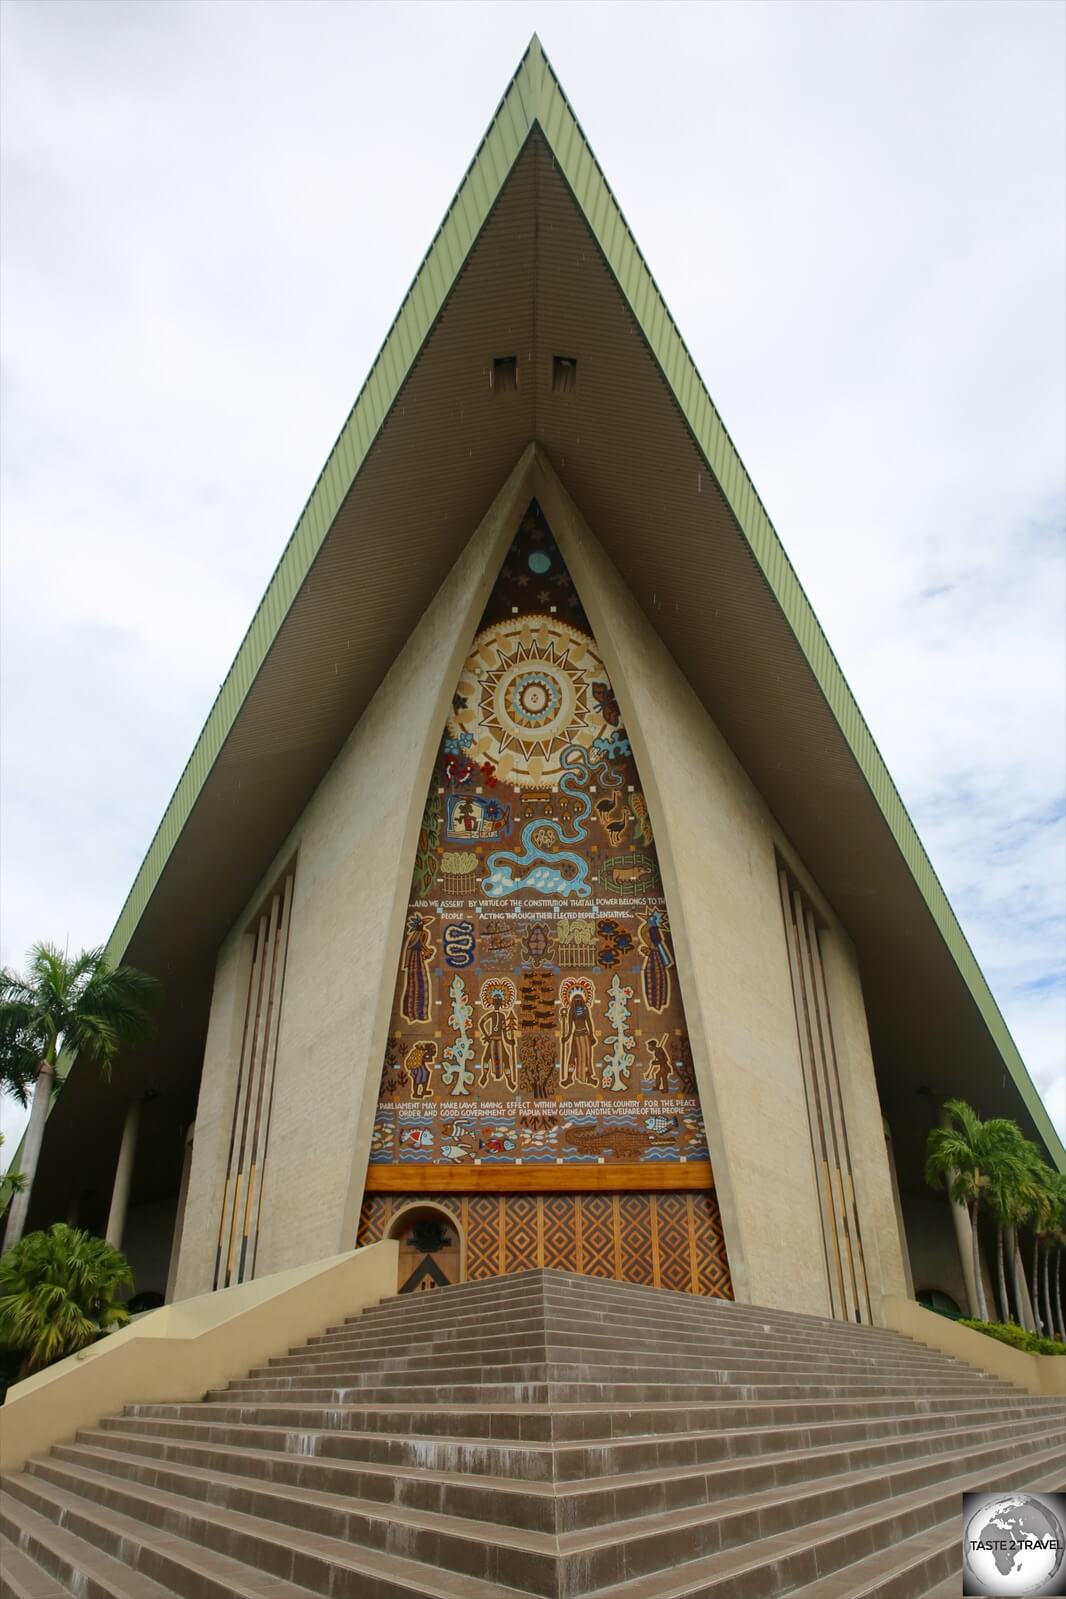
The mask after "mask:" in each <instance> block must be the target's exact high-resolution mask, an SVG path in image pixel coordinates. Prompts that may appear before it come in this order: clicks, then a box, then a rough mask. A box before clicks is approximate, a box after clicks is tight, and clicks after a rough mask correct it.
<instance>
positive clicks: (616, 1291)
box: [349, 1267, 891, 1337]
mask: <svg viewBox="0 0 1066 1599" xmlns="http://www.w3.org/2000/svg"><path fill="white" fill-rule="evenodd" d="M537 1295H542V1296H543V1297H544V1298H549V1297H552V1298H555V1299H559V1300H564V1301H569V1302H575V1303H576V1302H578V1301H581V1300H584V1301H588V1300H592V1299H596V1300H601V1301H602V1300H606V1301H608V1302H610V1303H611V1304H614V1305H618V1306H619V1307H631V1306H642V1307H643V1308H644V1309H646V1310H650V1311H651V1312H652V1313H653V1314H658V1315H660V1316H661V1317H662V1318H663V1319H666V1318H667V1317H669V1316H671V1315H672V1314H673V1313H674V1312H675V1311H676V1312H678V1313H681V1314H691V1313H693V1312H697V1313H698V1312H715V1313H724V1314H727V1315H731V1316H739V1317H755V1318H758V1319H760V1320H762V1321H776V1322H780V1323H781V1324H782V1325H788V1326H792V1327H794V1328H796V1329H797V1330H799V1329H801V1328H803V1327H805V1326H809V1327H835V1328H838V1329H842V1330H846V1331H848V1332H856V1333H858V1334H860V1335H866V1334H869V1335H871V1336H873V1337H884V1336H886V1334H885V1332H884V1330H883V1329H881V1328H875V1327H869V1326H867V1325H866V1324H863V1325H862V1326H858V1325H857V1324H855V1323H852V1322H839V1321H835V1320H833V1319H831V1318H829V1317H825V1316H814V1315H810V1314H809V1313H807V1312H803V1311H792V1310H771V1309H768V1308H766V1307H764V1306H761V1305H744V1304H737V1303H736V1301H734V1300H732V1299H725V1298H720V1297H718V1296H715V1295H699V1294H690V1293H684V1292H681V1291H680V1290H675V1289H668V1288H651V1287H648V1286H647V1285H645V1284H643V1283H626V1282H620V1281H618V1280H617V1279H616V1278H613V1277H592V1276H585V1275H584V1274H578V1273H573V1272H562V1271H556V1270H554V1269H552V1268H550V1267H549V1268H541V1267H534V1268H531V1270H530V1271H528V1272H515V1273H511V1274H508V1275H507V1276H505V1277H485V1278H482V1279H480V1280H479V1281H477V1282H467V1283H452V1284H449V1285H447V1286H446V1287H443V1288H438V1289H434V1291H433V1292H432V1293H430V1294H418V1295H410V1296H406V1297H403V1298H400V1299H395V1298H390V1299H383V1300H381V1301H379V1303H378V1304H377V1305H373V1306H368V1307H367V1309H366V1310H365V1311H362V1312H360V1317H362V1316H367V1317H376V1316H388V1315H396V1314H401V1315H402V1314H405V1313H407V1311H408V1310H409V1309H414V1308H417V1309H424V1308H427V1307H432V1308H438V1307H444V1306H445V1305H448V1304H449V1302H450V1301H452V1300H453V1299H455V1300H459V1299H461V1301H462V1303H463V1304H464V1305H467V1304H469V1305H473V1304H480V1303H481V1302H482V1301H483V1300H484V1301H488V1300H495V1299H515V1300H518V1299H524V1298H528V1297H536V1296H537ZM457 1308H458V1307H457ZM355 1319H357V1318H355V1317H350V1318H349V1320H350V1321H354V1320H355ZM888 1336H891V1334H889V1335H888Z"/></svg>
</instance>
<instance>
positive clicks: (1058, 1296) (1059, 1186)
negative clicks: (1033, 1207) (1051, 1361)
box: [1044, 1172, 1066, 1343]
mask: <svg viewBox="0 0 1066 1599" xmlns="http://www.w3.org/2000/svg"><path fill="white" fill-rule="evenodd" d="M1052 1178H1053V1182H1052V1198H1053V1200H1054V1211H1053V1213H1052V1223H1051V1242H1052V1246H1053V1247H1054V1250H1055V1291H1054V1294H1052V1292H1051V1287H1050V1284H1049V1285H1048V1296H1047V1297H1048V1314H1049V1317H1050V1316H1051V1312H1052V1311H1054V1316H1053V1318H1052V1319H1053V1322H1054V1327H1055V1331H1056V1332H1057V1333H1058V1336H1059V1337H1060V1338H1061V1339H1062V1340H1063V1342H1064V1343H1066V1317H1064V1316H1063V1311H1062V1278H1061V1268H1062V1251H1063V1249H1064V1248H1066V1175H1064V1174H1063V1173H1062V1172H1053V1173H1052ZM1044 1269H1045V1271H1046V1270H1047V1256H1046V1255H1045V1257H1044Z"/></svg>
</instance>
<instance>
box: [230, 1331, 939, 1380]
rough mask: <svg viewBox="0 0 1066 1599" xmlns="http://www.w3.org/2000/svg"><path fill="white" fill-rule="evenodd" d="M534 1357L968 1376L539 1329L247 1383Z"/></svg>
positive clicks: (356, 1351) (748, 1347)
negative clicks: (535, 1354)
mask: <svg viewBox="0 0 1066 1599" xmlns="http://www.w3.org/2000/svg"><path fill="white" fill-rule="evenodd" d="M538 1350H540V1351H548V1355H549V1358H551V1359H564V1358H567V1357H569V1358H570V1359H578V1360H586V1359H591V1358H594V1357H595V1356H596V1355H599V1356H600V1357H601V1358H610V1359H612V1360H622V1361H625V1362H626V1363H627V1364H630V1365H637V1364H639V1363H641V1362H642V1361H644V1362H646V1361H649V1360H659V1359H662V1358H667V1359H670V1360H672V1361H689V1362H691V1361H705V1360H713V1361H714V1363H715V1364H717V1365H721V1364H722V1363H723V1362H734V1363H737V1364H741V1363H742V1364H744V1365H745V1366H753V1367H756V1368H757V1367H767V1368H773V1369H788V1370H790V1371H792V1370H797V1371H798V1370H811V1371H847V1372H870V1371H892V1372H899V1373H904V1374H907V1373H922V1372H930V1373H935V1372H941V1371H944V1370H955V1371H956V1372H966V1371H968V1370H969V1368H967V1367H965V1366H963V1365H962V1364H961V1363H960V1362H957V1361H951V1360H947V1359H945V1358H944V1357H943V1356H939V1357H938V1356H935V1355H933V1354H931V1353H928V1352H927V1353H926V1354H925V1355H922V1354H919V1353H918V1352H917V1351H915V1352H914V1353H913V1354H911V1353H909V1352H908V1351H906V1350H901V1351H899V1352H893V1353H892V1354H891V1355H881V1356H876V1357H874V1356H870V1355H867V1354H862V1355H855V1354H852V1355H850V1356H848V1357H842V1356H838V1355H830V1354H825V1353H822V1352H821V1351H819V1352H818V1353H815V1354H812V1353H802V1352H796V1351H794V1350H792V1349H791V1348H786V1349H776V1348H774V1347H773V1346H772V1345H770V1344H768V1343H765V1342H764V1343H755V1344H745V1343H740V1342H729V1343H726V1342H724V1341H719V1340H711V1339H706V1338H702V1339H698V1340H697V1339H692V1340H689V1341H682V1340H679V1339H670V1338H666V1337H663V1338H661V1339H660V1340H659V1341H658V1342H657V1343H656V1344H655V1345H652V1344H651V1343H648V1342H645V1341H643V1340H634V1339H627V1338H624V1337H622V1336H619V1335H618V1334H617V1333H616V1332H613V1331H612V1332H609V1333H607V1334H605V1335H604V1336H599V1337H597V1336H595V1335H594V1334H592V1333H590V1332H589V1331H588V1329H581V1330H577V1329H574V1330H570V1329H566V1330H558V1329H555V1328H547V1329H544V1330H543V1331H541V1330H539V1329H538V1330H537V1331H535V1332H525V1331H523V1332H521V1333H517V1332H516V1333H515V1334H513V1335H511V1336H506V1335H504V1334H501V1333H498V1332H497V1333H494V1334H491V1333H482V1334H480V1335H478V1336H477V1337H468V1338H463V1339H446V1338H433V1339H425V1340H422V1339H420V1340H418V1342H417V1343H416V1344H415V1345H414V1346H413V1347H411V1348H410V1349H409V1350H408V1352H406V1353H403V1354H401V1353H398V1352H397V1345H396V1342H395V1340H389V1341H388V1342H386V1343H383V1344H382V1345H381V1346H380V1347H367V1346H365V1345H361V1344H338V1345H323V1346H322V1348H321V1350H319V1351H314V1352H310V1351H307V1350H304V1351H301V1352H300V1353H298V1354H296V1355H284V1356H280V1357H276V1358H275V1359H273V1360H271V1361H269V1362H268V1363H267V1364H266V1365H263V1366H254V1367H253V1368H252V1369H251V1371H250V1372H249V1376H250V1377H255V1376H292V1375H297V1374H300V1373H321V1372H323V1371H327V1370H353V1371H354V1370H367V1369H370V1368H371V1367H377V1368H379V1369H381V1368H385V1367H389V1368H394V1367H395V1366H396V1365H397V1364H400V1363H403V1364H411V1363H413V1362H415V1361H417V1360H420V1359H423V1360H434V1361H443V1360H449V1359H450V1360H470V1359H473V1360H485V1361H488V1360H491V1359H492V1357H493V1356H496V1357H497V1358H500V1357H503V1356H506V1355H507V1354H508V1353H510V1354H511V1355H512V1356H520V1357H522V1358H528V1357H529V1354H530V1352H532V1351H538Z"/></svg>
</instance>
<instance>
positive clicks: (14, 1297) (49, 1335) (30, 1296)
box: [0, 1222, 133, 1377]
mask: <svg viewBox="0 0 1066 1599" xmlns="http://www.w3.org/2000/svg"><path fill="white" fill-rule="evenodd" d="M132 1285H133V1273H132V1272H131V1271H130V1268H129V1264H128V1263H127V1261H126V1257H125V1256H124V1255H121V1254H119V1252H118V1250H117V1249H112V1247H111V1245H110V1244H107V1243H105V1242H104V1240H103V1239H102V1238H94V1237H93V1236H92V1234H91V1233H85V1232H80V1231H79V1230H78V1229H77V1228H74V1227H66V1226H64V1225H63V1223H62V1222H56V1224H55V1226H54V1227H50V1228H49V1229H48V1231H47V1232H41V1233H28V1234H27V1236H26V1237H25V1238H23V1239H21V1240H20V1241H19V1242H18V1243H17V1244H16V1245H15V1247H14V1248H13V1249H9V1250H8V1252H7V1254H6V1255H4V1256H2V1257H0V1343H2V1344H7V1345H10V1346H11V1347H12V1348H13V1349H17V1350H18V1351H19V1353H20V1354H21V1356H22V1366H21V1369H20V1371H19V1376H20V1377H26V1376H29V1374H30V1373H31V1372H34V1371H40V1370H41V1368H42V1367H43V1366H50V1365H51V1364H52V1363H53V1361H56V1360H62V1359H63V1357H64V1355H73V1354H75V1353H76V1352H77V1351H78V1350H79V1349H84V1348H85V1346H86V1344H91V1343H94V1342H95V1341H96V1339H97V1338H99V1337H100V1336H101V1334H102V1333H105V1332H110V1330H111V1328H112V1327H123V1326H125V1324H126V1323H127V1322H128V1321H129V1319H130V1318H129V1312H128V1310H127V1309H126V1307H125V1305H119V1304H116V1303H115V1296H116V1294H117V1293H118V1291H119V1289H121V1288H128V1287H132Z"/></svg>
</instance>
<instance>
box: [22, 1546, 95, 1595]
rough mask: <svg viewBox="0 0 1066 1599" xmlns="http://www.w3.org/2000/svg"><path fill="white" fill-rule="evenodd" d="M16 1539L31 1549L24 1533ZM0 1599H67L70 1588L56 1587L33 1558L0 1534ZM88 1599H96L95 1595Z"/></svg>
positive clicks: (54, 1581) (53, 1581) (52, 1578)
mask: <svg viewBox="0 0 1066 1599" xmlns="http://www.w3.org/2000/svg"><path fill="white" fill-rule="evenodd" d="M19 1536H20V1538H22V1539H23V1540H24V1541H25V1544H26V1547H27V1548H30V1547H31V1546H32V1545H31V1540H30V1538H29V1537H28V1536H27V1533H26V1531H25V1530H20V1533H19ZM0 1599H70V1589H69V1588H63V1587H60V1585H59V1583H58V1582H57V1581H56V1579H55V1578H54V1577H52V1576H50V1575H49V1573H48V1571H46V1570H45V1568H44V1566H43V1565H38V1564H37V1560H36V1558H34V1559H31V1558H30V1556H29V1555H28V1554H26V1553H25V1551H24V1550H23V1549H22V1548H20V1547H19V1545H18V1544H15V1543H12V1542H11V1540H10V1539H9V1538H7V1537H5V1535H4V1534H3V1533H0ZM87 1599H90V1595H87ZM91 1599H96V1596H95V1594H91Z"/></svg>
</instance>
